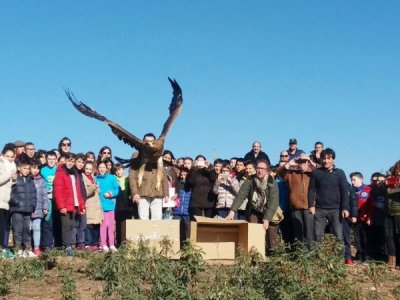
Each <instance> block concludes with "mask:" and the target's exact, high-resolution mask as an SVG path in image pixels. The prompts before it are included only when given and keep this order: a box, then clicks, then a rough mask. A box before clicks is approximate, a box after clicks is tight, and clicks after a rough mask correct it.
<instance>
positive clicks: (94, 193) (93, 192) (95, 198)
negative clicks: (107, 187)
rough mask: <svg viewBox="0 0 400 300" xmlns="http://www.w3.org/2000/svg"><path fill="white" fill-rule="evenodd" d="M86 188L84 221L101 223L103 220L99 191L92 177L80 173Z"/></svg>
mask: <svg viewBox="0 0 400 300" xmlns="http://www.w3.org/2000/svg"><path fill="white" fill-rule="evenodd" d="M82 177H83V182H84V184H85V189H86V195H87V198H86V203H85V206H86V222H87V224H101V222H102V221H103V210H102V208H101V203H100V197H99V191H98V190H97V183H96V181H95V180H94V178H93V177H92V178H89V177H88V176H86V175H85V174H82Z"/></svg>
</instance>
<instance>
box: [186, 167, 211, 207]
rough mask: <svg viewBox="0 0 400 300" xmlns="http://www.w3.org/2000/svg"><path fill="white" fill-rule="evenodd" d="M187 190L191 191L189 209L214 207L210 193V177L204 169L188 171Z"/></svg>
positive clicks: (208, 172)
mask: <svg viewBox="0 0 400 300" xmlns="http://www.w3.org/2000/svg"><path fill="white" fill-rule="evenodd" d="M186 183H187V185H188V189H190V190H192V199H191V201H190V207H195V208H212V207H214V205H215V203H214V197H213V193H212V186H213V181H212V175H211V172H210V170H208V169H206V168H202V169H197V168H193V169H191V170H190V172H189V174H188V176H187V182H186Z"/></svg>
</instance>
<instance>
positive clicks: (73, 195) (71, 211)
mask: <svg viewBox="0 0 400 300" xmlns="http://www.w3.org/2000/svg"><path fill="white" fill-rule="evenodd" d="M80 180H81V179H80V176H79V175H78V172H77V170H76V169H75V155H74V154H72V153H66V154H65V164H63V165H60V166H58V168H57V172H56V175H55V178H54V186H53V191H54V198H55V202H56V206H57V209H58V210H59V212H60V215H61V231H62V234H61V235H62V241H63V246H64V247H65V249H66V251H67V255H68V256H72V255H74V252H73V251H72V248H71V236H72V230H73V228H74V225H75V222H77V221H79V218H80V215H82V214H84V213H85V203H84V199H83V195H82V191H81V182H80Z"/></svg>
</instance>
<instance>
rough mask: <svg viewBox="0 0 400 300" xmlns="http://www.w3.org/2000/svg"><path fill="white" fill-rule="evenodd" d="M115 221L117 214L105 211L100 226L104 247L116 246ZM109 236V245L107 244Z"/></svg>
mask: <svg viewBox="0 0 400 300" xmlns="http://www.w3.org/2000/svg"><path fill="white" fill-rule="evenodd" d="M114 220H115V213H114V211H113V210H111V211H105V212H104V213H103V222H101V225H100V239H101V245H102V246H107V245H108V246H110V247H111V246H114V245H115V242H114V238H115V236H114ZM107 236H108V243H107Z"/></svg>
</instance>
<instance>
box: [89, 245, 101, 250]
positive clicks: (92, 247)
mask: <svg viewBox="0 0 400 300" xmlns="http://www.w3.org/2000/svg"><path fill="white" fill-rule="evenodd" d="M89 250H90V251H99V246H96V245H94V246H89Z"/></svg>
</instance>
